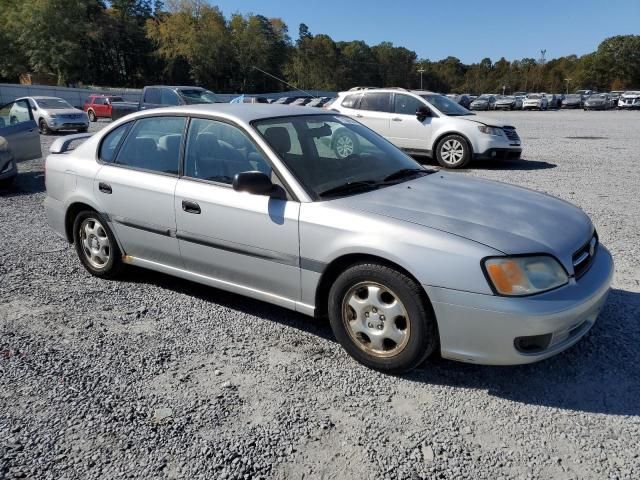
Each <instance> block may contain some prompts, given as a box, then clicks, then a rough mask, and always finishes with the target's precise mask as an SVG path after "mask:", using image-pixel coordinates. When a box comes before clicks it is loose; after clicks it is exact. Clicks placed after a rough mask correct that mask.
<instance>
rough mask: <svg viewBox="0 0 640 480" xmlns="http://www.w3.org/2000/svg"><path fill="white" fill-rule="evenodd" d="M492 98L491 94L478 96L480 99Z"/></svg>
mask: <svg viewBox="0 0 640 480" xmlns="http://www.w3.org/2000/svg"><path fill="white" fill-rule="evenodd" d="M490 98H491V95H480V96H479V97H478V100H489V99H490Z"/></svg>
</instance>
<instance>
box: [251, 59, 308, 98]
mask: <svg viewBox="0 0 640 480" xmlns="http://www.w3.org/2000/svg"><path fill="white" fill-rule="evenodd" d="M252 68H253V69H254V70H258V71H259V72H262V73H264V74H265V75H269V76H270V77H271V78H275V79H276V80H278V81H279V82H282V83H284V84H285V85H286V86H288V87H291V88H294V89H296V90H299V91H301V92H302V93H305V94H307V95H308V96H310V97H313V98H315V99H318V98H320V97H316V96H315V95H313V94H311V93H309V92H307V91H305V90H302V89H301V88H298V87H294V86H293V85H291V84H290V83H287V82H285V81H284V80H282V79H281V78H278V77H276V76H275V75H271V74H270V73H269V72H265V71H264V70H261V69H259V68H258V67H256V66H255V65H254V66H253V67H252Z"/></svg>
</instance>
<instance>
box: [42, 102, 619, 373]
mask: <svg viewBox="0 0 640 480" xmlns="http://www.w3.org/2000/svg"><path fill="white" fill-rule="evenodd" d="M345 131H348V132H349V134H350V135H351V136H352V137H353V138H355V139H356V141H357V142H358V144H359V149H358V153H357V154H352V155H350V156H348V157H346V158H341V157H339V156H337V155H336V153H335V150H334V148H333V143H334V140H335V138H337V137H339V136H340V135H343V134H344V132H345ZM72 137H73V136H72ZM71 140H73V138H69V137H65V138H63V139H59V140H58V141H56V143H55V144H54V145H53V147H52V149H51V150H52V154H51V155H49V157H48V158H47V162H46V187H47V197H46V200H45V209H46V213H47V217H48V220H49V223H50V225H51V226H52V227H53V229H54V230H55V231H56V232H58V233H59V234H60V235H62V236H63V237H64V238H65V239H67V240H68V241H69V242H73V243H74V244H75V249H76V251H77V254H78V256H79V258H80V261H81V262H82V264H83V265H84V267H85V268H86V269H87V270H88V271H89V272H90V273H92V274H93V275H96V276H98V277H102V278H111V277H114V276H116V275H117V274H118V273H119V272H120V271H121V269H122V268H123V267H124V266H125V265H126V264H131V265H139V266H141V267H145V268H149V269H152V270H156V271H158V272H164V273H167V274H170V275H175V276H178V277H181V278H184V279H188V280H192V281H196V282H201V283H204V284H207V285H210V286H212V287H217V288H221V289H225V290H230V291H233V292H237V293H240V294H243V295H246V296H249V297H253V298H257V299H260V300H263V301H267V302H271V303H274V304H277V305H281V306H283V307H286V308H290V309H293V310H296V311H299V312H302V313H304V314H308V315H314V316H320V317H322V316H328V317H329V320H330V323H331V326H332V329H333V331H334V333H335V336H336V338H337V339H338V340H339V341H340V343H341V344H342V345H343V346H344V348H345V349H346V350H347V352H348V353H349V354H350V355H352V356H353V357H354V358H355V359H357V360H358V361H360V362H362V363H363V364H365V365H368V366H369V367H372V368H375V369H379V370H383V371H387V372H394V373H398V372H404V371H407V370H409V369H411V368H413V367H415V366H417V365H419V364H420V363H421V362H422V361H424V360H425V359H426V358H427V357H428V356H429V355H431V354H432V353H434V352H436V351H439V352H440V353H441V354H442V356H443V357H445V358H450V359H455V360H460V361H465V362H475V363H483V364H501V365H504V364H521V363H529V362H534V361H537V360H541V359H543V358H547V357H549V356H551V355H554V354H556V353H558V352H560V351H562V350H564V349H566V348H568V347H570V346H571V345H573V344H575V343H576V342H577V341H578V340H579V339H580V338H582V337H583V336H584V335H585V334H586V333H587V332H588V331H589V329H590V328H591V327H592V326H593V324H594V322H595V321H596V317H597V316H598V313H599V312H600V310H601V308H602V306H603V304H604V303H605V301H606V298H607V294H608V291H609V285H610V282H611V278H612V272H613V263H612V259H611V256H610V254H609V252H608V251H607V249H606V248H605V247H604V246H602V245H601V244H600V243H599V241H598V236H597V234H596V231H595V229H594V226H593V224H592V223H591V221H590V220H589V217H587V215H585V214H584V213H583V212H582V211H581V210H580V209H578V208H577V207H575V206H573V205H571V204H569V203H566V202H564V201H562V200H559V199H556V198H553V197H550V196H548V195H544V194H541V193H536V192H533V191H531V190H527V189H523V188H518V187H515V186H510V185H506V184H503V183H496V182H490V181H486V180H480V179H476V178H469V177H466V176H463V175H459V174H450V173H445V172H441V171H435V170H430V169H425V168H424V167H422V166H421V165H420V164H418V163H416V162H415V161H414V160H413V159H412V158H410V157H408V156H407V155H405V154H404V153H402V152H401V151H400V150H398V149H397V148H396V147H394V146H393V145H392V144H390V143H389V142H387V141H386V140H384V139H383V138H382V137H380V136H379V135H377V134H375V133H374V132H372V131H371V130H369V129H368V128H366V127H364V126H363V125H361V124H359V123H358V122H356V121H354V120H353V119H351V118H348V117H345V116H342V115H339V114H334V113H323V112H320V113H319V112H317V111H315V110H313V109H309V110H308V111H307V110H306V109H300V108H296V107H289V106H278V105H259V104H255V105H242V104H240V105H222V104H216V105H199V106H181V107H173V108H164V109H155V110H153V111H152V112H141V113H137V114H134V115H130V116H127V117H126V118H123V119H121V120H120V121H118V122H115V123H114V124H112V125H110V126H109V127H108V128H106V129H104V130H103V131H101V132H100V133H98V134H96V135H94V136H93V137H91V138H90V139H88V140H86V141H85V142H84V143H83V144H81V145H80V146H79V147H77V148H76V149H75V150H72V151H67V144H68V143H69V142H70V141H71ZM256 341H257V339H256Z"/></svg>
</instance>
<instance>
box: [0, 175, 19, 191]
mask: <svg viewBox="0 0 640 480" xmlns="http://www.w3.org/2000/svg"><path fill="white" fill-rule="evenodd" d="M16 177H17V175H12V176H10V177H7V178H3V179H0V188H9V187H10V186H11V185H13V182H15V181H16Z"/></svg>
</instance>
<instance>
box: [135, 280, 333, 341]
mask: <svg viewBox="0 0 640 480" xmlns="http://www.w3.org/2000/svg"><path fill="white" fill-rule="evenodd" d="M124 279H125V280H126V281H128V282H134V283H147V284H152V285H156V286H158V287H162V288H166V289H169V290H172V291H174V292H177V293H182V294H184V295H189V296H191V297H195V298H198V299H200V300H204V301H206V302H211V303H215V304H217V305H221V306H223V307H227V308H231V309H233V310H237V311H239V312H243V313H246V314H248V315H253V316H255V317H260V318H262V319H264V320H265V321H272V322H278V323H280V324H282V325H286V326H287V327H291V328H295V329H297V330H300V331H303V332H307V333H310V334H312V335H316V336H318V337H320V338H323V339H325V340H329V341H331V342H335V341H336V339H335V337H334V336H333V333H332V332H331V327H330V325H329V322H328V321H326V320H322V319H314V318H311V317H308V316H306V315H302V314H300V313H296V312H294V311H292V310H289V309H286V308H282V307H278V306H277V305H272V304H270V303H266V302H262V301H260V300H254V299H252V298H248V297H245V296H242V295H238V294H236V293H231V292H227V291H225V290H219V289H217V288H214V287H209V286H207V285H201V284H199V283H194V282H190V281H189V280H183V279H180V278H177V277H172V276H170V275H165V274H163V273H159V272H153V271H151V270H146V269H142V268H133V267H130V272H128V273H127V274H126V276H125V277H124Z"/></svg>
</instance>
